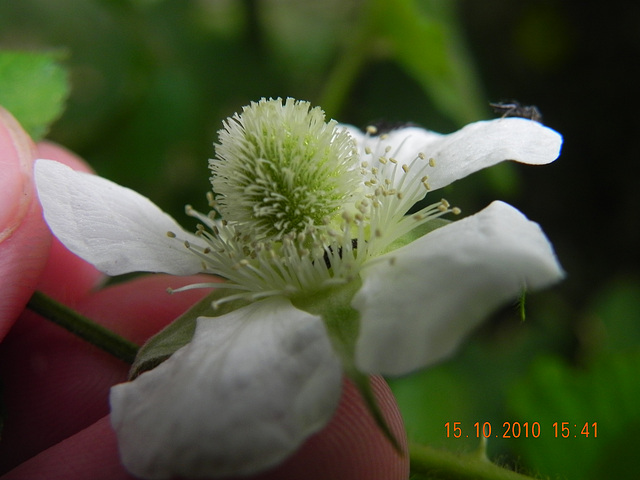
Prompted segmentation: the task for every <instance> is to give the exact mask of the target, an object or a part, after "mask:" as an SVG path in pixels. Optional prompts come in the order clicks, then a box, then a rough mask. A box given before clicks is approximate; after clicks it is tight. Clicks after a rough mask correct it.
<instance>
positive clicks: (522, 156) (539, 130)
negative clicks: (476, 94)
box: [425, 118, 562, 189]
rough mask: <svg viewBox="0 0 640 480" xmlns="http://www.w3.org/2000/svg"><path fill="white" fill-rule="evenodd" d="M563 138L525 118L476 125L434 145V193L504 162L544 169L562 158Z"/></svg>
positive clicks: (431, 154)
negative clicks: (460, 179) (542, 167)
mask: <svg viewBox="0 0 640 480" xmlns="http://www.w3.org/2000/svg"><path fill="white" fill-rule="evenodd" d="M561 146H562V137H561V136H560V134H559V133H557V132H556V131H554V130H552V129H550V128H548V127H545V126H544V125H541V124H540V123H538V122H534V121H533V120H528V119H525V118H498V119H496V120H489V121H483V122H476V123H471V124H469V125H467V126H466V127H464V128H462V129H461V130H458V131H457V132H454V133H452V134H450V135H445V136H443V137H442V138H441V139H440V140H438V141H436V142H433V143H432V144H431V145H430V146H429V147H428V151H427V152H425V153H426V155H428V156H429V157H433V158H434V159H435V160H436V166H435V168H433V169H431V171H430V173H429V184H430V185H431V188H432V189H437V188H441V187H445V186H447V185H449V184H450V183H452V182H454V181H455V180H458V179H459V178H463V177H466V176H467V175H470V174H471V173H474V172H477V171H478V170H482V169H483V168H487V167H490V166H492V165H495V164H497V163H500V162H502V161H504V160H514V161H516V162H520V163H526V164H529V165H544V164H547V163H551V162H553V161H554V160H555V159H556V158H558V156H559V155H560V148H561Z"/></svg>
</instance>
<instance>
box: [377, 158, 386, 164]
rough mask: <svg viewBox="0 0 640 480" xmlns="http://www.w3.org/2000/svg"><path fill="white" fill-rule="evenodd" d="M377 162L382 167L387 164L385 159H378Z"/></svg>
mask: <svg viewBox="0 0 640 480" xmlns="http://www.w3.org/2000/svg"><path fill="white" fill-rule="evenodd" d="M378 161H379V162H380V163H381V164H383V165H386V164H387V159H386V158H385V157H380V158H378Z"/></svg>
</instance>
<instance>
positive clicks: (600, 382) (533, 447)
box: [509, 349, 640, 480]
mask: <svg viewBox="0 0 640 480" xmlns="http://www.w3.org/2000/svg"><path fill="white" fill-rule="evenodd" d="M638 378H640V350H638V349H635V351H633V352H628V353H627V352H625V353H623V354H617V355H609V356H605V357H603V358H599V359H597V361H594V362H593V363H592V364H591V365H589V366H588V368H587V369H586V370H582V371H580V370H577V369H575V368H573V367H570V366H567V365H565V363H564V362H563V361H562V360H560V359H558V358H554V357H551V358H549V357H547V358H544V359H541V360H539V361H538V362H536V363H535V364H534V366H533V369H532V371H531V373H530V374H529V376H528V377H525V378H523V379H522V381H521V382H520V383H518V384H517V385H516V386H515V388H514V389H513V391H512V392H511V395H510V398H509V404H510V407H511V408H510V409H511V411H512V412H514V413H515V418H518V419H519V421H521V422H526V421H528V422H529V423H530V424H531V423H532V422H538V423H539V424H540V427H541V428H540V431H541V433H540V436H539V438H520V439H519V442H517V443H515V444H514V446H516V447H517V448H518V449H519V452H518V453H519V454H520V455H521V456H522V458H523V459H524V460H525V461H526V462H527V463H528V464H529V465H530V466H534V467H535V468H536V469H537V470H539V471H540V472H541V473H543V474H547V475H554V476H558V477H562V478H566V479H567V480H572V479H576V480H577V479H581V480H588V479H593V480H596V479H601V478H633V477H635V475H636V474H637V471H638V470H640V460H639V459H638V457H637V439H638V436H639V435H640V406H639V405H638V399H639V398H640V383H639V382H638ZM556 422H557V426H556V427H555V428H554V427H553V424H554V423H556ZM563 422H566V427H567V428H568V429H569V430H567V431H566V432H568V433H567V435H566V438H563V437H562V423H563ZM594 423H597V437H596V436H595V435H594V433H595V429H594V427H593V424H594ZM585 424H587V425H588V432H589V436H586V435H584V434H583V433H582V430H583V428H584V426H585ZM556 429H557V432H558V434H557V437H556ZM586 431H587V430H585V432H586ZM632 444H634V445H636V448H633V447H632ZM625 453H626V455H625Z"/></svg>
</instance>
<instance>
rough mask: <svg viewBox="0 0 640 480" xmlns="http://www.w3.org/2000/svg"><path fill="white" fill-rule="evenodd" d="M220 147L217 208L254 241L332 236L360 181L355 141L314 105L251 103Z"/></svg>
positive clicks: (227, 127)
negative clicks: (330, 231)
mask: <svg viewBox="0 0 640 480" xmlns="http://www.w3.org/2000/svg"><path fill="white" fill-rule="evenodd" d="M219 141H220V143H219V144H217V145H216V158H215V159H213V160H211V161H210V162H209V166H210V169H211V172H212V174H213V175H212V177H211V183H212V185H213V191H214V195H215V208H216V210H217V211H218V212H219V213H220V215H221V216H222V218H224V219H225V220H226V221H228V222H230V223H233V224H234V225H235V228H236V229H237V230H238V231H240V232H241V233H242V234H245V235H249V236H251V237H252V238H253V239H254V240H256V239H271V240H280V239H282V238H283V237H284V236H285V235H288V236H294V237H295V236H298V235H300V234H305V233H306V232H308V231H309V230H310V229H313V230H316V231H317V230H323V229H326V228H327V225H328V224H329V223H331V222H332V220H333V219H334V217H335V216H336V215H337V214H339V213H340V211H341V209H343V208H344V206H345V204H347V203H348V202H349V198H350V197H351V196H352V195H353V192H354V191H355V190H356V189H357V186H358V182H359V180H360V179H359V175H358V173H357V171H356V168H355V166H356V165H357V162H356V159H357V152H356V149H355V145H354V143H353V140H352V138H351V137H350V136H349V135H348V134H347V133H346V132H345V131H344V130H340V129H338V128H337V122H335V121H333V120H332V121H330V122H328V123H327V122H325V116H324V112H323V111H322V110H321V109H320V108H318V107H315V108H312V107H311V105H310V104H309V103H308V102H304V101H295V100H293V99H291V98H288V99H286V100H285V101H284V104H283V101H282V100H280V99H276V100H273V99H272V100H266V99H262V100H261V101H259V102H257V103H256V102H254V103H251V105H249V106H247V107H244V109H243V111H242V113H240V114H236V115H235V116H233V117H231V118H229V119H228V120H227V121H226V122H225V123H224V129H222V130H220V132H219Z"/></svg>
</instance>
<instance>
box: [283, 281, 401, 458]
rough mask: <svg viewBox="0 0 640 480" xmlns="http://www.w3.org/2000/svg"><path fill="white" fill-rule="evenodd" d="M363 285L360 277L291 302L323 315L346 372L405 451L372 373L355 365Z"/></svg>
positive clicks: (387, 433) (390, 437) (379, 422)
mask: <svg viewBox="0 0 640 480" xmlns="http://www.w3.org/2000/svg"><path fill="white" fill-rule="evenodd" d="M361 286H362V282H361V281H360V279H355V280H352V281H351V282H349V283H347V284H344V285H338V286H334V287H330V288H327V289H324V290H322V291H320V292H316V293H315V294H312V295H308V294H307V295H305V296H304V297H296V298H292V299H291V301H292V303H293V305H294V306H295V307H297V308H299V309H301V310H305V311H307V312H309V313H311V314H313V315H318V316H321V317H322V319H323V321H324V324H325V327H326V328H327V333H328V335H329V339H330V340H331V344H332V346H333V349H334V351H335V352H336V354H337V355H338V356H339V357H340V360H341V361H342V367H343V369H344V373H345V375H347V376H348V377H349V378H350V379H351V381H352V382H353V383H354V385H355V386H356V388H357V389H358V391H359V392H360V395H361V396H362V399H363V400H364V402H365V405H366V407H367V409H368V410H369V413H370V414H371V416H372V417H373V419H374V420H375V422H376V424H377V425H378V427H379V428H380V430H382V432H383V434H384V435H385V436H386V437H387V439H388V440H389V442H390V443H391V445H393V447H394V448H395V449H396V450H397V451H398V452H399V453H401V454H402V453H403V452H402V447H401V446H400V442H399V441H398V439H397V438H396V437H395V435H394V434H393V432H392V431H391V428H390V427H389V425H388V424H387V421H386V420H385V418H384V415H383V414H382V411H381V410H380V406H379V405H378V402H377V401H376V398H375V395H374V393H373V389H372V388H371V380H370V377H369V375H367V374H365V373H362V372H361V371H360V370H358V368H357V367H356V364H355V350H356V341H357V339H358V334H359V332H360V313H359V312H358V311H357V310H356V309H354V308H353V307H351V300H352V299H353V297H354V295H355V294H356V292H357V291H358V290H360V287H361Z"/></svg>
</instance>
